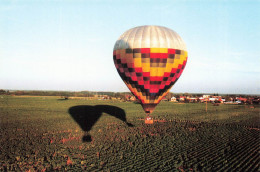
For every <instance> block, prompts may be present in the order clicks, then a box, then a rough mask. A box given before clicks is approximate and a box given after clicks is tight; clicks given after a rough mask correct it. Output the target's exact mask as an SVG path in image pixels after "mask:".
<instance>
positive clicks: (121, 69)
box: [113, 26, 188, 116]
mask: <svg viewBox="0 0 260 172" xmlns="http://www.w3.org/2000/svg"><path fill="white" fill-rule="evenodd" d="M113 59H114V63H115V66H116V69H117V71H118V73H119V75H120V77H121V78H122V80H123V81H124V83H125V84H126V85H127V87H128V88H129V90H130V91H131V92H132V93H133V94H134V95H135V97H136V98H137V99H139V100H140V102H141V105H142V107H143V109H144V111H145V113H146V114H147V115H148V116H149V114H150V113H152V112H153V110H154V108H155V107H156V105H157V104H158V103H159V102H160V101H161V100H162V99H163V97H165V96H166V95H167V93H168V92H169V91H170V89H171V87H172V86H173V85H174V84H175V82H176V81H177V80H178V79H179V77H180V75H181V74H182V72H183V70H184V68H185V65H186V63H187V59H188V54H187V50H186V45H185V43H184V42H183V40H182V38H181V37H180V36H179V35H178V34H177V33H176V32H175V31H173V30H171V29H169V28H166V27H162V26H139V27H135V28H132V29H130V30H127V31H126V32H125V33H123V34H122V35H121V36H120V37H119V39H118V40H117V41H116V43H115V46H114V50H113Z"/></svg>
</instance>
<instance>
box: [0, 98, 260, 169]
mask: <svg viewBox="0 0 260 172" xmlns="http://www.w3.org/2000/svg"><path fill="white" fill-rule="evenodd" d="M114 110H116V112H115V114H114V113H113V111H114ZM259 110H260V107H259V105H255V106H254V107H252V106H249V105H224V104H221V105H220V106H213V105H212V104H208V111H207V112H206V111H205V104H204V103H186V104H178V103H172V102H161V103H160V104H159V105H158V106H157V108H156V110H155V111H154V112H153V114H152V116H153V118H154V119H155V120H157V121H156V122H155V123H154V124H153V125H145V124H144V121H143V119H144V117H145V114H144V112H143V110H142V108H141V105H140V104H135V103H133V102H119V101H115V100H114V101H113V100H76V99H75V100H70V99H69V100H60V99H59V97H18V96H0V136H1V139H0V145H1V148H0V171H53V170H61V171H64V170H70V169H72V170H75V171H102V170H103V171H258V170H259V162H260V156H259V151H260V139H259V137H260V121H259V120H260V117H259ZM97 111H98V112H97ZM78 114H81V116H77V115H78ZM95 114H98V115H99V116H98V117H99V118H98V117H96V116H95ZM84 115H85V116H84ZM87 115H89V116H92V117H93V119H92V118H91V119H90V118H89V117H87ZM78 117H79V118H78ZM94 118H95V119H94ZM124 118H125V119H124ZM83 124H86V126H88V128H84V125H83ZM127 124H128V125H127ZM130 124H131V125H130ZM83 130H85V131H86V130H89V132H88V134H86V133H85V131H83ZM86 135H87V136H88V139H89V140H84V138H86ZM89 137H91V138H89Z"/></svg>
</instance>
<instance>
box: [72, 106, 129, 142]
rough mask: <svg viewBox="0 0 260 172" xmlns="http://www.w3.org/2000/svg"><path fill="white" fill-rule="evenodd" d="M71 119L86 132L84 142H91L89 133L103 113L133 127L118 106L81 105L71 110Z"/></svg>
mask: <svg viewBox="0 0 260 172" xmlns="http://www.w3.org/2000/svg"><path fill="white" fill-rule="evenodd" d="M68 111H69V113H70V115H71V117H72V118H73V119H74V120H75V121H76V122H77V123H78V124H79V126H80V127H81V129H82V130H83V131H85V135H84V136H83V137H82V141H83V142H91V141H92V139H91V135H90V134H89V131H90V130H91V128H92V127H93V126H94V125H95V123H96V122H97V121H98V120H99V118H100V117H101V115H102V113H107V114H108V115H110V116H114V117H116V118H118V119H120V120H121V121H123V122H124V123H125V124H126V125H127V126H129V127H133V125H132V124H131V123H128V122H127V120H126V114H125V111H124V110H123V109H121V108H119V107H116V106H110V105H96V106H89V105H80V106H73V107H71V108H69V110H68Z"/></svg>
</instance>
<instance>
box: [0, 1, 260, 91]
mask: <svg viewBox="0 0 260 172" xmlns="http://www.w3.org/2000/svg"><path fill="white" fill-rule="evenodd" d="M259 9H260V1H257V0H255V1H250V0H244V1H224V0H223V1H221V0H218V1H217V0H216V1H207V0H205V1H199V0H198V1H197V0H194V1H179V0H165V1H157V0H156V1H155V0H154V1H148V0H143V1H141V0H140V1H137V0H134V1H132V0H131V1H130V0H128V1H124V0H107V1H105V0H86V1H72V0H71V1H58V0H55V1H38V0H36V1H23V0H17V1H12V0H6V1H5V0H3V1H0V89H23V90H69V91H82V90H89V91H115V92H121V91H128V88H127V87H126V86H125V84H124V83H123V81H122V80H121V78H120V77H119V75H118V73H117V71H116V68H115V66H114V63H113V57H112V54H113V47H114V44H115V42H116V40H117V39H118V37H119V36H120V35H121V34H122V33H124V32H125V31H126V30H128V29H130V28H132V27H136V26H141V25H160V26H165V27H168V28H170V29H173V30H174V31H176V32H177V33H178V34H179V35H180V36H181V37H182V38H183V40H184V42H185V43H186V45H187V50H188V56H189V59H188V63H187V65H186V68H185V70H184V72H183V74H182V76H181V77H180V79H179V80H178V82H177V83H176V84H175V85H174V86H173V88H172V89H171V92H190V93H230V94H231V93H240V94H243V93H244V94H260V10H259Z"/></svg>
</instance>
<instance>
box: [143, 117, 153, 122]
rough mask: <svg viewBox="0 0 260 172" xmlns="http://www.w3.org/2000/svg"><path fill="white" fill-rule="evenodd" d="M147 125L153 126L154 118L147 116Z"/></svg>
mask: <svg viewBox="0 0 260 172" xmlns="http://www.w3.org/2000/svg"><path fill="white" fill-rule="evenodd" d="M144 123H145V124H153V118H151V117H150V116H147V117H146V118H145V120H144Z"/></svg>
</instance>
